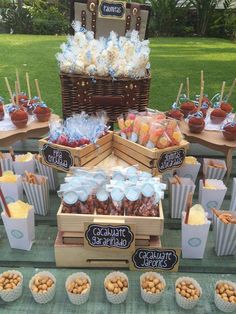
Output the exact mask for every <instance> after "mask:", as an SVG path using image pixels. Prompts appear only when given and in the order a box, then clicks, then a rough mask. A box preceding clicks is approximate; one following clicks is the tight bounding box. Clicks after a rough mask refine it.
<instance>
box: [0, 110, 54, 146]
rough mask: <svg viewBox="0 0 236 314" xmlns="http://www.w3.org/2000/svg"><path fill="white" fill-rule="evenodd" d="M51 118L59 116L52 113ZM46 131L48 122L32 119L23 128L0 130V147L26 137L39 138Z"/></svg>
mask: <svg viewBox="0 0 236 314" xmlns="http://www.w3.org/2000/svg"><path fill="white" fill-rule="evenodd" d="M52 119H59V116H57V115H55V114H53V115H52ZM48 131H49V123H48V122H39V121H34V122H32V123H30V124H29V125H28V126H27V127H26V128H23V129H15V130H12V131H0V147H8V146H10V145H12V144H14V143H15V142H17V141H19V140H25V139H27V138H41V137H42V136H44V135H45V134H46V133H47V132H48Z"/></svg>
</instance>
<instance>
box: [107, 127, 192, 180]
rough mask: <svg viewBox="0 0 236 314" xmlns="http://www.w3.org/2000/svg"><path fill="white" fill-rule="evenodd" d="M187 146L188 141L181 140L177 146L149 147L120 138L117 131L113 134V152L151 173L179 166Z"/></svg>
mask: <svg viewBox="0 0 236 314" xmlns="http://www.w3.org/2000/svg"><path fill="white" fill-rule="evenodd" d="M188 148H189V142H187V141H186V140H182V141H181V143H180V145H179V146H171V147H167V148H164V149H158V148H152V149H149V148H147V147H144V146H142V145H139V144H137V143H134V142H131V141H129V140H126V139H124V138H122V137H121V136H120V135H119V134H118V133H114V134H113V152H114V154H115V155H116V156H117V157H119V158H121V159H123V160H124V161H126V162H128V163H129V164H138V165H139V167H140V170H143V171H147V172H150V173H152V175H158V174H162V173H164V172H165V171H169V170H171V169H176V168H179V167H180V166H181V165H182V163H183V161H184V158H185V155H186V152H187V149H188Z"/></svg>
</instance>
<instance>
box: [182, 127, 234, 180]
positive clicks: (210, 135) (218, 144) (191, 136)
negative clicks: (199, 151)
mask: <svg viewBox="0 0 236 314" xmlns="http://www.w3.org/2000/svg"><path fill="white" fill-rule="evenodd" d="M179 126H180V130H181V131H182V133H183V134H184V135H185V138H186V139H187V140H188V141H189V142H190V143H197V144H201V145H203V146H206V147H208V148H211V149H213V150H216V151H220V152H222V153H224V155H225V158H226V165H227V176H226V181H228V180H229V177H230V174H231V171H232V156H233V151H234V150H235V149H236V141H226V140H225V138H224V137H223V134H222V132H219V131H206V130H204V131H202V132H201V133H200V134H195V133H191V132H190V131H189V127H188V124H187V123H186V122H185V121H180V123H179Z"/></svg>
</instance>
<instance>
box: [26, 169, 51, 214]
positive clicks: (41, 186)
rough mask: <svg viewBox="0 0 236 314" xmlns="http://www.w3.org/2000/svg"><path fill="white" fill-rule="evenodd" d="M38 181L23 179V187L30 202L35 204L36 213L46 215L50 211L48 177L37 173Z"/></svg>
mask: <svg viewBox="0 0 236 314" xmlns="http://www.w3.org/2000/svg"><path fill="white" fill-rule="evenodd" d="M35 178H36V183H29V182H27V180H25V178H24V180H23V188H24V191H25V194H26V196H27V200H28V202H29V204H31V205H33V206H34V211H35V214H38V215H42V216H46V215H47V213H48V211H49V186H48V178H47V177H45V176H40V175H35Z"/></svg>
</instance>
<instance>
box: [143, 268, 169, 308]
mask: <svg viewBox="0 0 236 314" xmlns="http://www.w3.org/2000/svg"><path fill="white" fill-rule="evenodd" d="M150 275H151V276H153V277H155V278H157V279H159V280H160V281H161V282H162V283H163V284H164V289H163V290H162V291H161V292H160V293H149V292H146V291H145V290H144V289H143V288H142V281H143V279H144V278H145V277H146V276H150ZM165 288H166V282H165V279H164V278H163V277H162V276H161V275H160V274H158V273H156V272H146V273H144V274H142V275H141V276H140V291H141V297H142V299H143V300H144V301H145V302H147V303H150V304H155V303H157V302H159V301H160V300H161V297H162V295H163V293H164V292H165Z"/></svg>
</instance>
